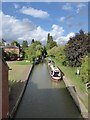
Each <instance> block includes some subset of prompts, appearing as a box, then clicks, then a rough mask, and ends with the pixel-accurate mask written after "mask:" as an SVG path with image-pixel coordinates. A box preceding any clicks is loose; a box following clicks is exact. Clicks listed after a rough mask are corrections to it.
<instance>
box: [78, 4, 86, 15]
mask: <svg viewBox="0 0 90 120" xmlns="http://www.w3.org/2000/svg"><path fill="white" fill-rule="evenodd" d="M85 6H86V5H85V4H84V3H79V4H78V5H77V10H76V13H79V12H80V11H81V10H82V8H83V7H85Z"/></svg>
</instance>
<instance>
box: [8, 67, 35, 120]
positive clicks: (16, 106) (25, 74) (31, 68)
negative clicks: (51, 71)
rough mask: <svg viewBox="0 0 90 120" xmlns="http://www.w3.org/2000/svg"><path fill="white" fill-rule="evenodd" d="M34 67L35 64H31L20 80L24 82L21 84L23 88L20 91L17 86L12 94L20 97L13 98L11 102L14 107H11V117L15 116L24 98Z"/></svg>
mask: <svg viewBox="0 0 90 120" xmlns="http://www.w3.org/2000/svg"><path fill="white" fill-rule="evenodd" d="M33 67H34V65H30V66H29V68H28V69H27V70H26V71H25V72H24V74H23V75H22V79H21V81H20V82H21V83H23V84H22V85H20V86H19V87H21V89H20V90H19V91H18V88H17V87H18V86H17V87H16V89H15V90H14V91H13V93H12V94H14V98H15V97H18V98H17V99H16V100H12V102H11V104H12V105H11V106H12V107H11V110H10V115H9V117H10V118H13V116H14V114H15V112H16V110H17V108H18V105H19V104H20V102H21V99H22V97H23V94H24V92H25V89H26V86H27V83H28V80H29V77H30V74H31V72H32V70H33ZM16 92H19V94H18V95H16ZM14 98H13V99H14Z"/></svg>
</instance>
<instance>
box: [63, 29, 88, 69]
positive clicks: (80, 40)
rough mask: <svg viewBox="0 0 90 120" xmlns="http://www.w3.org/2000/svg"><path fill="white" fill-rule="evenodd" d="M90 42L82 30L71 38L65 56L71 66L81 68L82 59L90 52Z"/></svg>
mask: <svg viewBox="0 0 90 120" xmlns="http://www.w3.org/2000/svg"><path fill="white" fill-rule="evenodd" d="M89 41H90V40H89V39H88V36H87V35H86V34H85V33H84V32H83V31H82V30H80V32H79V33H76V35H75V36H74V37H72V38H70V40H69V41H68V43H67V45H66V47H65V55H66V59H67V60H68V64H69V66H72V67H75V66H77V67H79V66H81V64H82V62H81V60H82V57H83V55H85V54H87V52H88V46H89Z"/></svg>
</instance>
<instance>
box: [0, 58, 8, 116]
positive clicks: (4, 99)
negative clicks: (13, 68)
mask: <svg viewBox="0 0 90 120" xmlns="http://www.w3.org/2000/svg"><path fill="white" fill-rule="evenodd" d="M0 75H1V76H2V77H1V80H0V83H1V85H2V86H1V88H2V89H0V92H1V93H2V94H1V97H0V104H1V103H2V105H1V106H0V107H1V108H2V109H1V110H2V114H1V117H2V118H8V115H9V89H8V66H7V64H6V62H5V61H4V60H2V59H1V58H0Z"/></svg>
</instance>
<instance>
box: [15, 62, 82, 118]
mask: <svg viewBox="0 0 90 120" xmlns="http://www.w3.org/2000/svg"><path fill="white" fill-rule="evenodd" d="M14 118H81V115H80V112H79V110H78V109H77V107H76V105H75V104H74V102H73V100H72V98H71V96H70V95H69V93H68V91H67V89H66V87H65V84H64V82H63V81H60V82H58V83H56V82H53V81H52V80H51V77H50V75H49V71H48V67H47V65H46V63H42V64H39V65H36V66H35V67H34V69H33V71H32V73H31V76H30V78H29V81H28V84H27V87H26V90H25V93H24V96H23V99H22V101H21V103H20V105H19V107H18V110H17V111H16V114H15V116H14Z"/></svg>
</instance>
